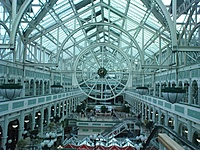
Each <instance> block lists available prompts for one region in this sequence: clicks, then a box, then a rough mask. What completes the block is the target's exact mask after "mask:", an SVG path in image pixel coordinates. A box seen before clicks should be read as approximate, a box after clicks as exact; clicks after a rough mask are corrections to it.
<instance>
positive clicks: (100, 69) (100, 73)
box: [97, 67, 107, 78]
mask: <svg viewBox="0 0 200 150" xmlns="http://www.w3.org/2000/svg"><path fill="white" fill-rule="evenodd" d="M97 74H98V75H99V77H100V78H104V77H105V75H106V74H107V70H106V69H105V68H103V67H100V68H99V69H98V72H97Z"/></svg>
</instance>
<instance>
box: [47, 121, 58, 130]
mask: <svg viewBox="0 0 200 150" xmlns="http://www.w3.org/2000/svg"><path fill="white" fill-rule="evenodd" d="M55 125H56V124H55V123H54V122H50V123H49V124H48V128H49V130H50V131H51V130H52V129H53V128H54V127H55Z"/></svg>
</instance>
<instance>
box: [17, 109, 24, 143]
mask: <svg viewBox="0 0 200 150" xmlns="http://www.w3.org/2000/svg"><path fill="white" fill-rule="evenodd" d="M18 130H19V131H18V132H19V134H18V139H22V134H23V132H24V111H21V112H20V118H19V129H18Z"/></svg>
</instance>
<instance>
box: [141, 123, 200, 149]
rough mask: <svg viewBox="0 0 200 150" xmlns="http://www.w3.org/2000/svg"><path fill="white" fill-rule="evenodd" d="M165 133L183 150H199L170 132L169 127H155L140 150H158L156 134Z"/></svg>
mask: <svg viewBox="0 0 200 150" xmlns="http://www.w3.org/2000/svg"><path fill="white" fill-rule="evenodd" d="M159 133H165V134H167V135H168V136H169V137H170V138H171V139H173V140H174V141H175V142H176V143H178V144H179V145H180V146H181V147H182V148H183V149H185V150H200V147H198V146H195V145H194V144H193V143H192V142H190V141H189V140H187V139H186V138H184V137H181V136H180V135H179V134H178V133H176V132H175V131H174V130H172V129H171V128H169V127H166V126H163V125H156V126H155V128H154V129H153V130H152V132H151V134H150V135H149V137H148V139H147V141H146V143H144V144H143V148H142V150H158V149H159V140H158V134H159Z"/></svg>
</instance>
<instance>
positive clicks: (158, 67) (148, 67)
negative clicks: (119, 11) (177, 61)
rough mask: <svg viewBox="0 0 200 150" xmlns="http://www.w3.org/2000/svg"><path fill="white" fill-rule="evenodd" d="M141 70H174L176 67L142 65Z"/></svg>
mask: <svg viewBox="0 0 200 150" xmlns="http://www.w3.org/2000/svg"><path fill="white" fill-rule="evenodd" d="M142 68H143V69H144V68H145V69H175V68H177V67H176V66H170V65H142Z"/></svg>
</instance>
